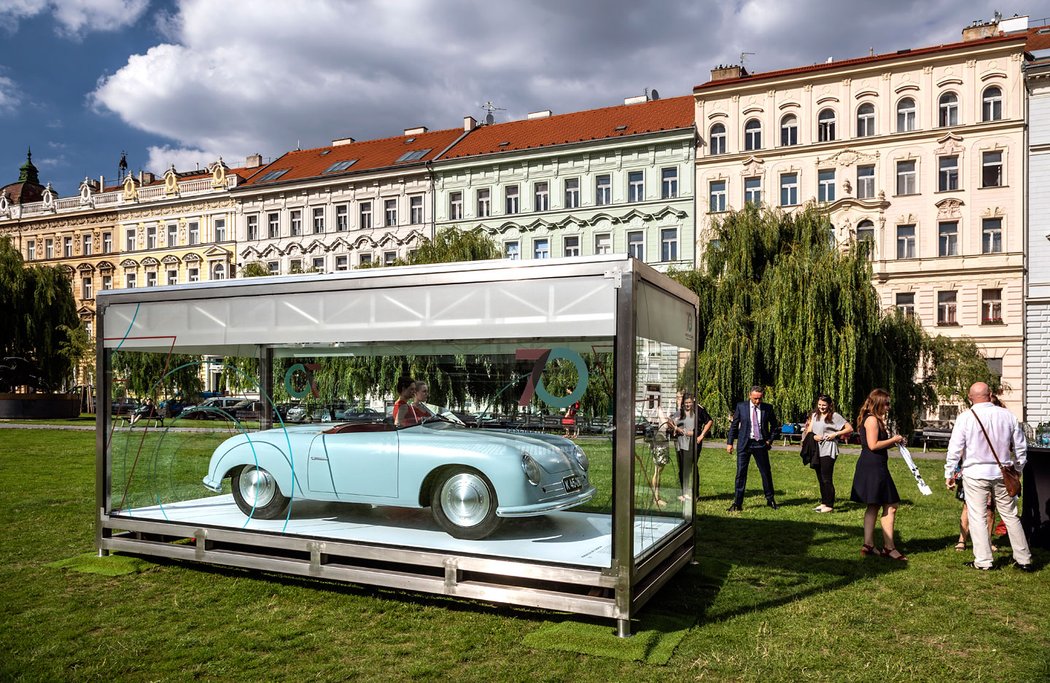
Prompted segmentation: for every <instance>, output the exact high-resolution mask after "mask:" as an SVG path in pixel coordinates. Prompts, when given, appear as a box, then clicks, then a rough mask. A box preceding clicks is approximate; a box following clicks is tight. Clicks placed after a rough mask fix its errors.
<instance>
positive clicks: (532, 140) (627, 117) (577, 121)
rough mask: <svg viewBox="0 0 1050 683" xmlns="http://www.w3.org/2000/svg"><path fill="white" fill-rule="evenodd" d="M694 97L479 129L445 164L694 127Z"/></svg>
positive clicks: (511, 122)
mask: <svg viewBox="0 0 1050 683" xmlns="http://www.w3.org/2000/svg"><path fill="white" fill-rule="evenodd" d="M693 118H694V114H693V98H692V96H690V95H686V96H683V97H672V98H668V99H666V100H654V101H651V102H639V103H638V104H621V105H618V106H615V107H605V108H602V109H590V110H587V111H579V112H574V113H571V114H559V115H557V116H548V117H546V118H537V119H525V120H522V121H510V122H508V123H496V124H492V125H488V126H479V127H478V128H475V129H474V130H473V131H471V133H470V135H468V136H467V137H466V138H464V139H463V140H462V141H461V142H460V143H459V144H457V145H456V146H455V147H453V148H452V149H450V150H449V151H448V152H447V153H446V154H444V155H443V156H442V157H441V158H442V159H459V158H462V157H468V156H477V155H480V154H498V153H500V152H512V151H516V150H523V149H536V148H539V147H551V146H554V145H566V144H571V143H574V142H586V141H590V140H604V139H609V138H621V137H627V136H630V135H641V134H643V133H653V132H657V131H667V130H678V129H682V128H689V127H691V126H692V125H693Z"/></svg>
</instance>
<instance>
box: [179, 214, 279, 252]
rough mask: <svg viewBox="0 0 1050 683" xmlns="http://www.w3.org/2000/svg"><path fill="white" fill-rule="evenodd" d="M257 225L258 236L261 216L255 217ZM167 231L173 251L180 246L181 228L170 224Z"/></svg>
mask: <svg viewBox="0 0 1050 683" xmlns="http://www.w3.org/2000/svg"><path fill="white" fill-rule="evenodd" d="M248 218H249V223H250V222H251V220H250V219H251V216H249V217H248ZM255 223H256V234H258V223H259V216H258V214H256V215H255ZM166 230H167V233H168V235H167V242H166V244H167V246H168V248H169V249H171V248H172V247H176V246H178V243H179V226H178V225H177V224H175V223H168V226H167V228H166Z"/></svg>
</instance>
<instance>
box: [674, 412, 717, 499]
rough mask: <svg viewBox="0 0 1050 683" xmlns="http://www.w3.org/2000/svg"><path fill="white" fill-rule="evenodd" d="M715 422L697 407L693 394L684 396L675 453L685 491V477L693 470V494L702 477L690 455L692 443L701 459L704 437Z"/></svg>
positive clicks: (675, 425) (675, 418)
mask: <svg viewBox="0 0 1050 683" xmlns="http://www.w3.org/2000/svg"><path fill="white" fill-rule="evenodd" d="M712 424H713V421H712V420H711V416H710V415H708V414H707V411H706V410H704V409H703V407H701V406H698V405H696V399H695V398H694V397H693V395H692V394H682V403H681V406H680V407H679V408H678V415H676V416H675V417H674V435H675V437H676V439H675V451H676V452H677V454H678V484H679V486H681V487H682V490H683V491H684V490H685V475H686V472H688V471H689V468H690V467H692V469H693V493H694V494H695V493H696V492H697V491H698V490H699V485H700V477H699V472H697V469H696V462H697V460H696V458H693V456H692V455H691V454H690V453H691V451H690V448H691V447H692V443H693V442H695V443H696V456H697V458H699V457H700V449H701V448H703V445H704V437H705V436H707V433H708V432H709V431H711V425H712ZM688 497H689V494H684V495H680V496H678V500H681V501H684V500H686V499H687V498H688Z"/></svg>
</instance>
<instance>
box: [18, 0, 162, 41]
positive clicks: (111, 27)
mask: <svg viewBox="0 0 1050 683" xmlns="http://www.w3.org/2000/svg"><path fill="white" fill-rule="evenodd" d="M148 6H149V0H4V1H3V4H2V5H0V24H2V25H5V26H6V27H7V28H8V30H11V31H13V30H17V28H18V22H19V21H21V20H22V19H29V18H32V17H35V16H37V15H38V14H41V13H43V12H50V14H51V17H52V19H54V21H55V32H56V33H57V34H59V35H61V36H64V37H67V38H73V39H78V38H81V37H83V36H84V35H85V34H87V33H91V32H96V31H101V32H105V31H118V30H120V29H122V28H124V27H126V26H130V25H132V24H134V23H135V22H136V21H138V20H139V17H141V16H142V14H143V12H145V11H146V8H147V7H148Z"/></svg>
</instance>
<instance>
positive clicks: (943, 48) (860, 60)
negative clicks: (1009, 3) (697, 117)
mask: <svg viewBox="0 0 1050 683" xmlns="http://www.w3.org/2000/svg"><path fill="white" fill-rule="evenodd" d="M1025 37H1026V36H1025V34H1023V33H1012V34H1009V35H1004V36H992V37H989V38H981V39H979V40H964V41H960V42H958V43H947V44H945V45H932V46H930V47H920V48H916V49H914V50H898V51H897V52H889V53H886V54H882V55H873V56H870V57H855V58H853V59H843V60H841V61H837V62H829V63H822V64H811V65H810V66H800V67H795V68H793V69H780V70H779V71H766V72H763V73H754V74H748V75H747V76H742V77H740V78H727V79H723V80H720V81H707V82H706V83H701V84H700V85H698V86H696V87H695V88H693V92H696V91H698V90H705V89H707V88H716V87H718V86H720V85H740V84H743V83H751V82H753V81H764V80H767V79H771V78H782V77H784V76H794V75H795V74H802V73H812V72H819V71H829V70H831V69H839V68H842V67H844V66H857V65H861V64H871V63H875V62H885V61H889V60H892V59H910V58H912V57H915V56H919V55H928V54H934V53H937V52H950V51H951V50H958V49H961V48H967V47H977V46H978V45H987V44H990V43H1008V42H1010V41H1015V40H1016V41H1020V40H1024V39H1025ZM1028 49H1031V48H1028Z"/></svg>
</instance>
